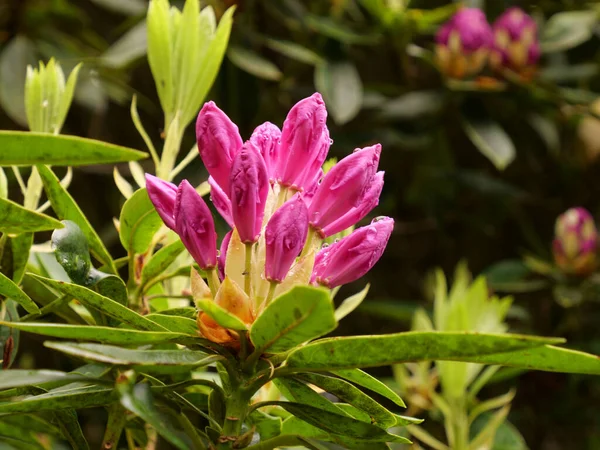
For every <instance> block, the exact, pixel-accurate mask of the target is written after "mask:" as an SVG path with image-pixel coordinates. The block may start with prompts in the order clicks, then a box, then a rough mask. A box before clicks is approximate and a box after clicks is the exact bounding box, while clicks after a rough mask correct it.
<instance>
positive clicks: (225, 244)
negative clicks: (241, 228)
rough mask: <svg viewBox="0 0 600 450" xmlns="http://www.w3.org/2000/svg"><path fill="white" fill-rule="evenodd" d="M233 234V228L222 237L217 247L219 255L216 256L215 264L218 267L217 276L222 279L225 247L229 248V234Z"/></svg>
mask: <svg viewBox="0 0 600 450" xmlns="http://www.w3.org/2000/svg"><path fill="white" fill-rule="evenodd" d="M232 234H233V230H231V231H229V233H227V234H226V235H225V237H224V238H223V241H222V242H221V247H220V248H219V257H218V258H217V266H218V267H219V277H220V278H221V280H222V279H224V278H225V261H226V260H227V249H228V248H229V241H231V235H232Z"/></svg>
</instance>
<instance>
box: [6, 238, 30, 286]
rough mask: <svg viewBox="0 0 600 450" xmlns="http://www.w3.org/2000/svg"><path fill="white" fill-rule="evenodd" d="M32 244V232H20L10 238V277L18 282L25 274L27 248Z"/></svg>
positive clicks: (27, 255) (27, 256) (27, 259)
mask: <svg viewBox="0 0 600 450" xmlns="http://www.w3.org/2000/svg"><path fill="white" fill-rule="evenodd" d="M32 245H33V233H21V234H19V235H17V236H14V237H11V238H10V248H11V251H12V279H13V281H14V282H15V283H16V284H19V283H20V282H21V280H22V279H23V275H24V274H25V269H26V268H27V261H29V250H30V249H31V246H32Z"/></svg>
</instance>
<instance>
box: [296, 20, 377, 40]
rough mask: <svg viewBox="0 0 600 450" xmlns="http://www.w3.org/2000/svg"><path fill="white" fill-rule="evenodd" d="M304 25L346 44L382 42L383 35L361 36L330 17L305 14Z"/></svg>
mask: <svg viewBox="0 0 600 450" xmlns="http://www.w3.org/2000/svg"><path fill="white" fill-rule="evenodd" d="M303 20H304V24H305V25H306V26H308V27H309V28H311V29H313V30H315V31H317V32H318V33H320V34H322V35H324V36H327V37H330V38H332V39H336V40H338V41H340V42H343V43H345V44H359V45H360V44H363V45H374V44H377V43H378V42H380V41H381V38H382V35H381V33H372V34H359V33H356V32H354V31H353V30H351V29H350V28H348V27H347V26H345V25H342V24H341V23H338V22H335V21H334V20H333V19H330V18H329V17H320V16H315V15H313V14H305V15H304V17H303Z"/></svg>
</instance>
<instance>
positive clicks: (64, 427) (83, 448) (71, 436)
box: [53, 409, 90, 450]
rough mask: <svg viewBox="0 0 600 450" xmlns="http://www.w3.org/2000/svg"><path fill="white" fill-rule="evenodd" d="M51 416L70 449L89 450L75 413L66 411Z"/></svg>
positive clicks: (70, 410) (71, 410)
mask: <svg viewBox="0 0 600 450" xmlns="http://www.w3.org/2000/svg"><path fill="white" fill-rule="evenodd" d="M53 414H54V416H55V417H56V419H57V421H58V425H59V427H60V429H61V431H62V434H63V436H64V437H65V438H66V439H67V441H69V444H71V447H73V448H76V449H77V450H89V448H90V446H89V445H88V443H87V441H86V439H85V436H84V435H83V431H82V430H81V426H80V425H79V420H78V418H77V412H75V410H73V409H67V410H64V411H54V413H53Z"/></svg>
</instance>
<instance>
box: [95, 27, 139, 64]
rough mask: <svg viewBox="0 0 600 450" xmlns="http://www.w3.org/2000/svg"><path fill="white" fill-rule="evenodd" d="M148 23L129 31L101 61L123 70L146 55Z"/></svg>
mask: <svg viewBox="0 0 600 450" xmlns="http://www.w3.org/2000/svg"><path fill="white" fill-rule="evenodd" d="M147 32H148V31H147V29H146V22H145V21H142V22H140V23H138V24H137V25H135V26H134V27H133V28H131V29H130V30H128V31H127V33H125V34H124V35H123V36H121V37H120V38H119V40H118V41H117V42H115V43H114V44H112V45H111V46H110V47H109V48H108V49H107V50H106V51H105V52H104V53H103V54H102V56H100V61H101V63H102V64H104V65H105V66H107V67H110V68H113V69H120V68H123V67H125V66H127V65H129V64H130V63H132V62H133V61H135V60H136V59H139V58H141V57H143V56H144V55H145V54H146V34H147Z"/></svg>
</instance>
